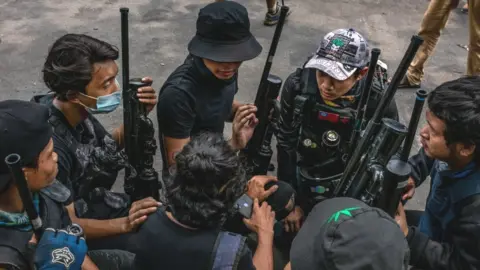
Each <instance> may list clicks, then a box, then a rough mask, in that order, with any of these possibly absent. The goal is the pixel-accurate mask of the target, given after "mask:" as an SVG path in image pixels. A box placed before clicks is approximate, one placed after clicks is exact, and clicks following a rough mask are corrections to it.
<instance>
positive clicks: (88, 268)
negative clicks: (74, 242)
mask: <svg viewBox="0 0 480 270" xmlns="http://www.w3.org/2000/svg"><path fill="white" fill-rule="evenodd" d="M82 270H99V268H98V267H97V266H96V265H95V263H94V262H93V261H92V259H90V257H88V255H85V260H84V261H83V264H82Z"/></svg>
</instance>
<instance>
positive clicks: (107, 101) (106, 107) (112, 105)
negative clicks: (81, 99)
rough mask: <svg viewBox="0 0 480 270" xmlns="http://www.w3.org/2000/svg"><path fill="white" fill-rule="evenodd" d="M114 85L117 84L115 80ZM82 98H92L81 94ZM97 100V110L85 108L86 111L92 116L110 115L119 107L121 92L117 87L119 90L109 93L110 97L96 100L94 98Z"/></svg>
mask: <svg viewBox="0 0 480 270" xmlns="http://www.w3.org/2000/svg"><path fill="white" fill-rule="evenodd" d="M115 83H117V84H118V82H117V81H116V80H115ZM82 95H83V96H86V97H89V98H93V97H91V96H87V95H85V94H82ZM94 99H96V100H97V108H90V107H87V106H85V108H86V109H87V111H89V112H90V113H92V114H104V113H110V112H113V111H115V110H116V109H117V108H118V106H119V105H120V101H121V100H122V91H121V89H120V87H119V89H118V90H117V91H116V92H114V93H111V94H110V95H106V96H100V97H97V98H94Z"/></svg>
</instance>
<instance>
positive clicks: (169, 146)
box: [164, 136, 190, 166]
mask: <svg viewBox="0 0 480 270" xmlns="http://www.w3.org/2000/svg"><path fill="white" fill-rule="evenodd" d="M189 141H190V138H185V139H176V138H172V137H166V136H165V137H164V146H165V153H166V155H167V158H168V166H171V165H173V164H175V155H176V154H177V153H178V152H180V151H182V148H183V147H184V146H185V145H186V144H187V143H188V142H189Z"/></svg>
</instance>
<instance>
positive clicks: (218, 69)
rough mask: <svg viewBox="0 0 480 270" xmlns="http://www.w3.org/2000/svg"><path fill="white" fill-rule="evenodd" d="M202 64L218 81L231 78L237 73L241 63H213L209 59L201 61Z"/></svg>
mask: <svg viewBox="0 0 480 270" xmlns="http://www.w3.org/2000/svg"><path fill="white" fill-rule="evenodd" d="M203 63H204V64H205V66H206V67H207V68H208V70H210V72H212V73H213V75H215V77H217V78H218V79H220V80H228V79H230V78H232V77H233V76H234V75H235V73H236V72H237V71H238V68H239V67H240V65H241V64H242V62H215V61H213V60H209V59H205V58H204V59H203Z"/></svg>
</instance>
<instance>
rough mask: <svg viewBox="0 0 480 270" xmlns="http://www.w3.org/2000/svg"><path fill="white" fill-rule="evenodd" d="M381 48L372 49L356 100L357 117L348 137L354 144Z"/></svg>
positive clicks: (360, 126) (368, 97)
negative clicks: (360, 90) (364, 77)
mask: <svg viewBox="0 0 480 270" xmlns="http://www.w3.org/2000/svg"><path fill="white" fill-rule="evenodd" d="M380 53H381V50H380V49H379V48H373V49H372V56H371V58H370V64H369V65H368V73H367V77H366V79H365V84H364V85H363V89H362V94H361V96H360V100H359V102H358V107H357V117H356V120H355V127H354V130H353V132H352V135H351V138H350V144H351V145H354V144H355V141H356V140H357V138H358V134H360V132H361V130H362V123H363V118H364V116H365V105H366V104H368V100H369V99H370V92H371V89H372V82H373V77H374V76H375V71H376V67H377V62H378V58H379V57H380Z"/></svg>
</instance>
